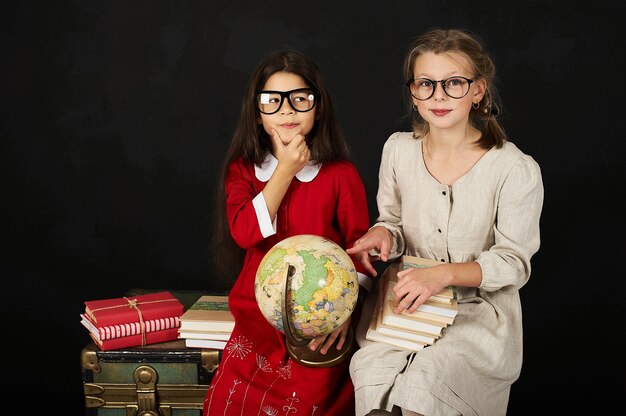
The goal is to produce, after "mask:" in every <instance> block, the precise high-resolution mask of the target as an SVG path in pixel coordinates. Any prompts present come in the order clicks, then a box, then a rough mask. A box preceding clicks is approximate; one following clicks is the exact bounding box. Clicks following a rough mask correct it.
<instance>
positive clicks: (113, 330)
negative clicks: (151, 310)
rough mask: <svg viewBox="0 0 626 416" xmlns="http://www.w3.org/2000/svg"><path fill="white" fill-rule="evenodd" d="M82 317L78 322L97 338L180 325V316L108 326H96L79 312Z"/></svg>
mask: <svg viewBox="0 0 626 416" xmlns="http://www.w3.org/2000/svg"><path fill="white" fill-rule="evenodd" d="M80 317H81V318H82V319H81V321H80V323H81V324H82V325H83V326H84V327H85V328H87V329H88V330H89V332H91V333H92V334H93V335H94V336H95V337H96V338H98V339H102V340H104V339H111V338H121V337H128V336H131V335H137V334H141V331H144V332H155V331H162V330H164V329H170V328H178V327H180V317H178V316H170V317H167V318H159V319H150V320H148V321H144V322H143V326H142V325H141V322H131V323H128V324H116V325H108V326H96V325H95V324H94V323H93V322H91V320H90V319H89V317H88V316H87V315H85V314H84V313H81V314H80Z"/></svg>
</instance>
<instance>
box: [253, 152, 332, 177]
mask: <svg viewBox="0 0 626 416" xmlns="http://www.w3.org/2000/svg"><path fill="white" fill-rule="evenodd" d="M276 166H278V159H276V158H275V157H274V155H273V154H271V153H268V154H267V156H265V160H263V163H262V164H261V166H258V165H254V174H255V176H256V178H257V179H258V180H260V181H261V182H267V181H269V180H270V178H271V177H272V175H273V174H274V171H275V170H276ZM321 168H322V164H321V163H316V162H314V161H312V160H309V162H308V163H307V164H306V166H305V167H303V168H302V170H300V172H298V173H296V178H298V180H299V181H300V182H311V181H312V180H313V179H315V177H316V176H317V173H318V172H319V171H320V169H321Z"/></svg>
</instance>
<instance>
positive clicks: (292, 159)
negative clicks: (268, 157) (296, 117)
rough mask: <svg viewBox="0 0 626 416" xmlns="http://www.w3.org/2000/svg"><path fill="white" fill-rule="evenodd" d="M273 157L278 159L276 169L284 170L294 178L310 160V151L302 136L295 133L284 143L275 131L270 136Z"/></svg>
mask: <svg viewBox="0 0 626 416" xmlns="http://www.w3.org/2000/svg"><path fill="white" fill-rule="evenodd" d="M270 137H271V139H272V148H273V150H274V157H276V159H278V166H277V167H276V169H277V170H278V169H280V170H284V171H285V172H287V173H288V174H290V175H291V176H295V174H296V173H298V172H300V171H301V170H302V168H304V167H305V166H306V164H307V163H308V162H309V159H310V158H311V151H310V149H309V146H308V145H307V144H306V141H305V139H304V136H303V135H302V134H300V133H296V134H295V136H293V137H292V138H291V140H289V141H286V140H283V139H282V138H281V137H280V134H279V133H278V131H277V130H276V129H272V134H271V136H270Z"/></svg>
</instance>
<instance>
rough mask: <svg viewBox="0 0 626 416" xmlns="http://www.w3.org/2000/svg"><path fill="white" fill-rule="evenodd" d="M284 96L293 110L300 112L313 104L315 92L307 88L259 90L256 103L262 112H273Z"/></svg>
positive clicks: (309, 108) (310, 107)
mask: <svg viewBox="0 0 626 416" xmlns="http://www.w3.org/2000/svg"><path fill="white" fill-rule="evenodd" d="M285 98H287V101H288V102H289V105H291V107H292V108H293V109H294V110H296V111H298V112H301V113H302V112H306V111H309V110H311V109H312V108H313V107H314V106H315V94H314V92H313V90H310V89H308V88H300V89H297V90H292V91H261V92H260V93H259V94H258V95H257V104H258V106H259V110H260V111H261V112H262V113H263V114H274V113H276V112H277V111H278V110H279V109H280V108H281V107H282V105H283V102H284V100H285Z"/></svg>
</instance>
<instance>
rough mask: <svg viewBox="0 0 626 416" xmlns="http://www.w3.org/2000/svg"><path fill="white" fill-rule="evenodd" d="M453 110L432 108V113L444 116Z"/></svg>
mask: <svg viewBox="0 0 626 416" xmlns="http://www.w3.org/2000/svg"><path fill="white" fill-rule="evenodd" d="M450 111H452V110H430V112H431V113H433V114H434V115H436V116H437V117H442V116H445V115H446V114H448V113H449V112H450Z"/></svg>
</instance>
